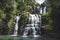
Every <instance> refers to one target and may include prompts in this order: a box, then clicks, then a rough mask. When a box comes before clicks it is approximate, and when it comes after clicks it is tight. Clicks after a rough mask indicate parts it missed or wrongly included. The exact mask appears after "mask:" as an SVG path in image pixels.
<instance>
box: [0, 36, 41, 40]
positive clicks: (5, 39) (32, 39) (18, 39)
mask: <svg viewBox="0 0 60 40" xmlns="http://www.w3.org/2000/svg"><path fill="white" fill-rule="evenodd" d="M0 40H42V39H41V37H19V36H17V37H16V36H15V37H13V36H0Z"/></svg>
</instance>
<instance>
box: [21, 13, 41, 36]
mask: <svg viewBox="0 0 60 40" xmlns="http://www.w3.org/2000/svg"><path fill="white" fill-rule="evenodd" d="M38 25H40V26H38ZM40 27H41V15H38V14H29V23H28V24H27V25H26V27H25V30H24V32H23V36H22V37H28V34H29V33H28V32H29V30H32V31H33V32H31V33H32V35H30V34H29V36H33V37H39V34H36V33H37V31H36V29H40Z"/></svg>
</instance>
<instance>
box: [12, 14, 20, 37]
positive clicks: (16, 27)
mask: <svg viewBox="0 0 60 40" xmlns="http://www.w3.org/2000/svg"><path fill="white" fill-rule="evenodd" d="M20 17H21V15H17V16H16V23H15V28H14V34H13V36H17V35H18V21H19V19H20Z"/></svg>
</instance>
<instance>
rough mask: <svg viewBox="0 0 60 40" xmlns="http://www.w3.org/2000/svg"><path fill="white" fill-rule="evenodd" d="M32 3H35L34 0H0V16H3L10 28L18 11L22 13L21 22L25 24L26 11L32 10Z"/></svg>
mask: <svg viewBox="0 0 60 40" xmlns="http://www.w3.org/2000/svg"><path fill="white" fill-rule="evenodd" d="M32 5H35V0H0V18H4V19H5V20H6V21H7V25H8V27H9V28H10V27H11V26H12V23H13V21H14V20H15V19H14V16H15V14H18V13H19V14H21V15H22V18H21V23H22V24H25V23H26V22H27V19H28V16H27V15H28V13H27V12H29V13H31V12H32V8H31V7H32ZM30 10H31V11H30Z"/></svg>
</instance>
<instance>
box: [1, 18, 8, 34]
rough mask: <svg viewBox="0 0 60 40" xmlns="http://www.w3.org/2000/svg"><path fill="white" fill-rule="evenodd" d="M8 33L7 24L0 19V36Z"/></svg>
mask: <svg viewBox="0 0 60 40" xmlns="http://www.w3.org/2000/svg"><path fill="white" fill-rule="evenodd" d="M7 32H8V27H7V22H6V20H5V19H2V18H0V35H5V34H7Z"/></svg>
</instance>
